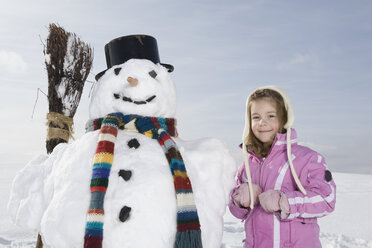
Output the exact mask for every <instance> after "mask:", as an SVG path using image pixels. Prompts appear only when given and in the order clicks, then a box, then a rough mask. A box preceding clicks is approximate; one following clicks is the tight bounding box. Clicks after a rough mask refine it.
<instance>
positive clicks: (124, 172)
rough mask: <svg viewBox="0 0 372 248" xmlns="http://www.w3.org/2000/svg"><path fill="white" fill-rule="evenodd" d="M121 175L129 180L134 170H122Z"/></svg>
mask: <svg viewBox="0 0 372 248" xmlns="http://www.w3.org/2000/svg"><path fill="white" fill-rule="evenodd" d="M119 176H121V177H122V178H123V179H124V180H125V181H128V180H129V179H130V178H131V177H132V171H129V170H120V171H119Z"/></svg>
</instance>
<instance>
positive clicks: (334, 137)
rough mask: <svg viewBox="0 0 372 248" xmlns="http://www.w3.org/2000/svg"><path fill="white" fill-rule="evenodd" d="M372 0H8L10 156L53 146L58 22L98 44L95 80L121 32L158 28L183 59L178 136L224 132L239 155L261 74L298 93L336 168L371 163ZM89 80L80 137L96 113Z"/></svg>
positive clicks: (0, 48) (18, 160) (6, 127)
mask: <svg viewBox="0 0 372 248" xmlns="http://www.w3.org/2000/svg"><path fill="white" fill-rule="evenodd" d="M370 13H372V2H370V1H345V0H341V1H326V2H325V1H287V0H285V1H274V0H262V1H227V0H226V1H209V0H207V1H194V0H190V1H182V2H181V1H178V2H176V1H163V0H157V1H155V0H153V1H150V0H149V1H96V0H89V1H88V0H84V1H70V0H68V1H40V0H34V1H26V0H20V1H7V2H5V3H3V4H2V8H1V9H0V16H1V20H2V21H1V23H0V37H1V38H0V73H1V79H0V87H1V90H0V111H1V116H0V123H1V124H0V125H1V130H2V139H1V140H0V149H1V150H0V156H1V163H0V166H1V165H4V164H9V163H11V164H15V165H20V164H21V165H23V164H25V163H26V162H27V161H28V160H29V159H30V158H31V157H32V156H34V155H36V154H38V153H42V152H45V132H46V127H45V125H44V123H45V122H46V120H45V116H46V113H47V99H46V97H45V96H43V95H39V99H38V102H37V104H36V109H35V113H34V116H33V118H32V119H31V114H32V110H33V105H34V103H35V99H36V93H37V88H40V89H42V90H43V91H44V92H47V85H48V83H47V76H46V75H47V74H46V71H45V69H44V64H43V63H44V62H43V61H44V56H43V53H42V50H43V42H45V39H46V37H47V35H48V30H47V27H48V24H49V23H58V24H60V25H61V26H63V27H64V28H65V29H66V30H67V31H70V32H74V33H76V34H78V35H79V36H80V37H81V38H82V39H83V40H84V41H86V42H87V43H89V44H90V45H91V46H92V47H93V48H94V64H93V69H92V74H91V75H90V76H89V78H88V80H89V81H91V82H93V81H94V74H96V73H98V72H100V71H101V70H103V69H105V68H106V64H105V57H104V50H103V47H104V45H105V44H106V43H108V42H109V41H110V40H111V39H114V38H116V37H119V36H123V35H129V34H139V33H142V34H148V35H152V36H154V37H155V38H156V39H157V40H158V46H159V51H160V59H161V61H162V62H164V63H169V64H172V65H174V66H175V71H174V72H173V73H172V78H173V80H174V82H175V85H176V89H177V93H178V108H177V119H178V128H179V134H180V137H181V138H183V139H186V140H191V139H198V138H202V137H217V138H219V139H220V140H222V141H224V142H225V143H226V144H227V146H228V148H229V149H230V150H231V153H232V154H233V155H234V157H235V158H236V159H237V161H239V160H240V159H241V155H240V151H239V149H238V148H237V145H238V144H239V143H240V140H241V133H242V130H243V125H244V109H245V106H244V105H245V100H246V97H247V95H248V94H249V93H250V92H251V91H252V90H253V89H255V88H257V87H259V86H263V85H277V86H279V87H281V88H284V89H285V90H286V91H287V92H288V94H289V95H290V97H291V100H292V103H293V105H294V111H295V117H296V119H295V123H294V128H296V130H297V133H298V135H299V141H300V142H302V143H304V144H307V145H309V146H310V147H312V148H314V149H315V150H317V151H319V152H320V153H322V154H323V155H324V156H325V158H326V160H327V164H328V166H329V167H330V168H331V170H333V171H339V172H352V173H369V174H372V153H371V150H372V130H371V128H372V100H371V99H372V70H371V68H370V67H371V65H372V26H371V23H372V16H371V14H370ZM91 82H87V83H86V86H85V88H84V93H83V96H82V99H81V104H80V106H79V108H78V111H77V113H76V115H75V136H76V137H79V136H81V135H82V134H83V132H84V125H85V122H86V120H87V118H88V103H89V98H88V95H89V91H90V88H91V86H92V83H91Z"/></svg>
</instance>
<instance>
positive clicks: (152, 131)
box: [84, 113, 202, 248]
mask: <svg viewBox="0 0 372 248" xmlns="http://www.w3.org/2000/svg"><path fill="white" fill-rule="evenodd" d="M97 129H100V134H99V138H98V145H97V149H96V153H95V155H94V159H93V173H92V179H91V184H90V191H91V198H90V205H89V209H88V213H87V221H86V227H85V237H84V247H85V248H101V247H102V240H103V222H104V200H105V193H106V190H107V187H108V182H109V177H110V170H111V166H112V163H113V159H114V146H115V140H116V137H117V134H118V129H123V130H128V131H136V132H139V133H141V134H144V135H146V136H148V137H150V138H152V139H156V140H157V141H158V142H159V145H160V146H161V148H162V149H163V152H164V154H165V156H166V158H167V160H168V163H169V168H170V171H171V173H172V175H173V183H174V188H175V191H176V200H177V203H176V204H177V234H176V240H175V243H174V248H201V247H202V242H201V231H200V224H199V217H198V213H197V210H196V205H195V201H194V197H193V192H192V188H191V182H190V180H189V178H188V176H187V173H186V168H185V165H184V162H183V159H182V156H181V153H180V152H179V150H178V147H177V144H176V143H175V142H174V140H173V139H172V138H171V135H172V136H175V137H176V136H177V132H176V129H175V120H174V119H170V118H156V117H142V116H138V115H124V114H122V113H112V114H109V115H107V116H105V117H104V118H100V119H96V120H91V121H89V122H88V123H87V131H93V130H97Z"/></svg>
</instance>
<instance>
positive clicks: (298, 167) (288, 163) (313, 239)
mask: <svg viewBox="0 0 372 248" xmlns="http://www.w3.org/2000/svg"><path fill="white" fill-rule="evenodd" d="M293 121H294V114H293V111H292V107H291V105H290V101H289V99H288V97H286V95H285V94H284V93H283V92H282V91H281V90H279V89H277V88H275V87H263V88H259V89H257V90H255V91H254V92H253V93H252V94H251V95H249V97H248V99H247V105H246V114H245V128H244V132H243V146H242V148H243V153H244V164H243V165H242V166H241V167H240V169H239V170H238V173H237V186H236V187H235V188H234V189H233V190H232V192H231V197H230V199H231V200H230V203H229V208H230V211H231V213H232V214H233V215H234V216H235V217H237V218H240V219H242V220H245V232H246V239H245V245H244V247H245V248H247V247H263V248H269V247H278V248H279V247H301V248H306V247H311V248H314V247H321V244H320V240H319V226H318V224H317V218H318V217H322V216H325V215H327V214H329V213H331V212H332V211H333V210H334V208H335V203H336V185H335V183H334V181H333V179H332V174H331V172H330V171H329V170H328V169H327V167H326V164H325V160H324V158H323V157H322V156H321V155H320V154H318V153H317V152H315V151H312V150H311V149H309V148H307V147H304V146H300V145H298V144H297V136H296V131H295V130H294V129H292V128H291V126H292V123H293Z"/></svg>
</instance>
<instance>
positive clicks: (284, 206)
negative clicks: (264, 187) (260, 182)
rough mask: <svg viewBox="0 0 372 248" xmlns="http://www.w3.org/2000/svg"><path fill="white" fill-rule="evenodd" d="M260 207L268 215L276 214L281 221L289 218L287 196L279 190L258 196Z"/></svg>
mask: <svg viewBox="0 0 372 248" xmlns="http://www.w3.org/2000/svg"><path fill="white" fill-rule="evenodd" d="M258 198H259V201H260V204H261V207H262V208H263V209H264V210H265V211H266V212H268V213H274V212H278V213H279V214H280V218H281V219H286V218H287V217H288V216H289V212H290V207H289V203H288V198H287V196H286V195H285V194H284V193H283V192H281V191H279V190H272V189H270V190H268V191H265V192H264V193H262V194H260V195H259V196H258Z"/></svg>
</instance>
